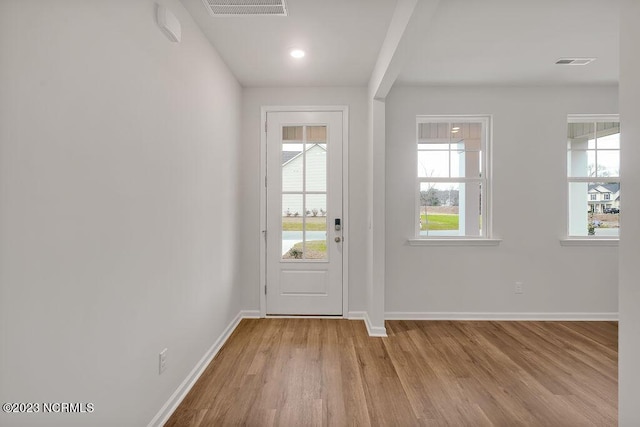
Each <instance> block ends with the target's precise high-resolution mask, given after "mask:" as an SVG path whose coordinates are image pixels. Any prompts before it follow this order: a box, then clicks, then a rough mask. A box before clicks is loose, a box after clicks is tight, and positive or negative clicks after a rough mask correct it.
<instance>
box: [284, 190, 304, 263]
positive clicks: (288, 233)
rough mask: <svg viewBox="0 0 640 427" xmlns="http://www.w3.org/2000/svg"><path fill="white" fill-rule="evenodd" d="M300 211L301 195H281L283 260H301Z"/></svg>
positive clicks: (301, 220) (301, 225)
mask: <svg viewBox="0 0 640 427" xmlns="http://www.w3.org/2000/svg"><path fill="white" fill-rule="evenodd" d="M302 209H303V206H302V194H283V195H282V258H283V259H302V254H303V251H302V242H303V240H304V239H303V233H302V227H303V224H302V223H303V218H302ZM292 249H293V250H292Z"/></svg>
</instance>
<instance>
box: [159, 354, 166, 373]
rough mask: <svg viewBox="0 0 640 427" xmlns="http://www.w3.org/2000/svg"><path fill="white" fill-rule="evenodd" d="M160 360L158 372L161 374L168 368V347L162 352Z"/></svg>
mask: <svg viewBox="0 0 640 427" xmlns="http://www.w3.org/2000/svg"><path fill="white" fill-rule="evenodd" d="M158 361H159V367H158V370H159V372H158V373H159V374H161V373H163V372H164V371H165V370H166V369H167V349H166V348H165V349H164V350H162V351H161V352H160V358H159V360H158Z"/></svg>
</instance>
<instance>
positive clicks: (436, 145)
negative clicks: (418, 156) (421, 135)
mask: <svg viewBox="0 0 640 427" xmlns="http://www.w3.org/2000/svg"><path fill="white" fill-rule="evenodd" d="M440 141H441V140H438V141H437V142H429V141H426V142H420V143H419V144H418V150H442V151H444V150H448V149H449V143H443V142H440Z"/></svg>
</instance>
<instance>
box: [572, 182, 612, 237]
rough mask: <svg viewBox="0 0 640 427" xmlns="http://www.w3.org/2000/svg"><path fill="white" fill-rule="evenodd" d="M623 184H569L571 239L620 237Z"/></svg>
mask: <svg viewBox="0 0 640 427" xmlns="http://www.w3.org/2000/svg"><path fill="white" fill-rule="evenodd" d="M619 231H620V183H617V182H570V183H569V235H570V236H577V237H580V236H584V237H586V236H602V237H618V236H619V234H620V233H619Z"/></svg>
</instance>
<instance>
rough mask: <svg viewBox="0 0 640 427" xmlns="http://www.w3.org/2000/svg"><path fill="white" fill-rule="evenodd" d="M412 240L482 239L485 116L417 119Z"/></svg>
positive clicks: (486, 224)
mask: <svg viewBox="0 0 640 427" xmlns="http://www.w3.org/2000/svg"><path fill="white" fill-rule="evenodd" d="M416 122H417V180H416V200H417V202H416V222H415V224H416V237H417V238H427V239H428V238H433V237H435V238H440V237H442V238H451V237H459V238H460V237H464V238H486V237H489V231H488V228H489V219H488V209H487V205H488V200H489V194H488V187H489V186H488V179H489V177H488V171H489V170H490V169H489V164H488V162H489V159H488V154H487V150H488V146H489V138H490V134H489V130H490V117H488V116H474V117H471V116H452V117H442V116H418V117H417V120H416Z"/></svg>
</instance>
